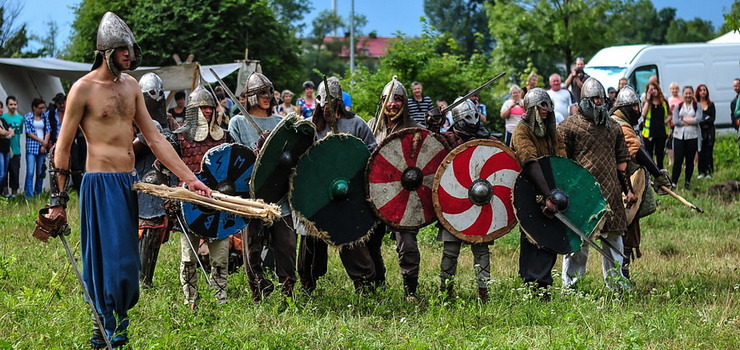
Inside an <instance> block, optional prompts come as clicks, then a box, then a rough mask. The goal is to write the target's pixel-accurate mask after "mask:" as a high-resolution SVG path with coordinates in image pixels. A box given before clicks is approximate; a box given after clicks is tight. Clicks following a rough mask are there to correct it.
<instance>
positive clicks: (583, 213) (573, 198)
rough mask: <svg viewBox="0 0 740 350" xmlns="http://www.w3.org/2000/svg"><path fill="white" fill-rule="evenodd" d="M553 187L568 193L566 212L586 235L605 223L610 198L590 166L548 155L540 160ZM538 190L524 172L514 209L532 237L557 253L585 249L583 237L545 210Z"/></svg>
mask: <svg viewBox="0 0 740 350" xmlns="http://www.w3.org/2000/svg"><path fill="white" fill-rule="evenodd" d="M537 162H538V163H539V164H540V168H541V169H542V174H543V175H544V177H545V180H546V181H547V184H548V186H549V187H550V188H551V189H559V190H561V191H563V192H565V193H566V194H567V195H568V198H569V199H568V208H567V209H566V210H564V211H563V212H562V213H563V215H565V216H566V217H568V219H569V220H570V221H571V222H573V224H575V225H576V226H577V227H578V228H580V229H581V231H583V233H584V234H586V235H591V234H592V233H593V232H595V231H597V230H598V229H599V228H600V227H601V225H602V224H603V220H604V214H605V213H606V206H607V203H606V200H605V199H604V196H603V195H602V194H601V187H599V183H598V182H596V178H594V176H593V175H591V173H590V172H588V170H586V168H584V167H582V166H581V165H579V164H578V163H576V162H574V161H573V160H570V159H568V158H563V157H556V156H548V157H542V158H540V159H538V160H537ZM537 194H538V193H537V190H536V189H535V187H534V185H533V184H532V182H531V181H530V180H529V178H528V177H527V176H526V175H525V174H524V173H522V174H521V175H519V178H517V181H516V186H515V188H514V210H515V213H516V216H517V219H519V224H520V225H521V229H522V231H523V232H524V234H525V235H526V236H527V238H528V239H529V241H531V242H532V243H534V244H536V245H537V246H538V247H540V248H542V249H546V250H549V251H551V252H554V253H557V254H569V253H572V252H575V251H578V250H580V249H581V245H582V243H583V242H582V241H581V239H580V237H579V236H578V235H577V234H576V233H575V232H573V231H572V230H570V229H569V228H568V227H567V226H565V224H563V223H562V222H560V220H558V219H556V218H552V219H551V218H548V217H546V216H545V215H544V214H542V207H541V206H540V204H539V203H538V202H537Z"/></svg>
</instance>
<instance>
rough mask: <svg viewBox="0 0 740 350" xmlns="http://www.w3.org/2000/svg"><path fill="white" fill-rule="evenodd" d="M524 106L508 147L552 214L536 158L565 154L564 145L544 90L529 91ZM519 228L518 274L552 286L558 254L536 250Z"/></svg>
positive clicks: (549, 194)
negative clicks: (512, 150)
mask: <svg viewBox="0 0 740 350" xmlns="http://www.w3.org/2000/svg"><path fill="white" fill-rule="evenodd" d="M524 109H525V111H526V112H525V114H524V115H523V116H522V122H521V123H519V124H518V125H517V127H516V129H514V135H513V136H512V138H511V146H512V148H513V149H514V151H515V152H516V157H517V159H518V160H519V163H520V164H521V165H522V170H523V171H524V174H525V175H526V176H527V178H528V179H529V180H530V181H531V182H532V183H533V184H534V187H535V189H536V192H537V193H538V194H539V195H540V196H542V201H541V202H540V203H541V206H542V211H543V212H544V213H546V214H549V215H552V214H553V213H557V212H558V207H557V206H556V205H555V204H554V203H553V199H552V198H551V197H552V195H553V191H554V190H555V189H554V188H550V187H549V186H548V184H547V181H546V180H545V176H544V174H543V173H542V168H541V167H540V164H539V163H538V162H537V159H538V158H540V157H543V156H561V157H566V154H565V144H564V143H563V140H562V139H561V138H560V135H559V134H558V132H557V129H556V126H555V113H554V112H553V110H554V107H553V103H552V100H550V95H548V94H547V92H546V91H545V90H543V89H540V88H534V89H531V90H529V92H528V93H527V95H526V96H524ZM520 231H521V238H520V239H519V241H520V251H519V276H520V277H521V278H522V279H523V280H524V282H525V283H534V284H535V286H536V287H537V288H542V289H546V288H547V287H549V286H551V285H552V268H553V266H555V261H556V260H557V258H558V255H557V254H555V253H553V252H550V251H548V250H545V249H540V248H539V247H537V245H535V244H533V243H531V242H530V241H529V239H528V238H527V236H526V234H525V233H524V231H523V230H522V229H521V228H520Z"/></svg>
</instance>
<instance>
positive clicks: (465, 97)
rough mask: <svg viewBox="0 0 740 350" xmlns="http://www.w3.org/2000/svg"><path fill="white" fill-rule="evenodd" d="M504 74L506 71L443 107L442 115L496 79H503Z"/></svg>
mask: <svg viewBox="0 0 740 350" xmlns="http://www.w3.org/2000/svg"><path fill="white" fill-rule="evenodd" d="M504 75H506V72H502V73H501V74H499V75H497V76H495V77H493V78H491V80H489V81H487V82H485V83H483V85H481V86H479V87H477V88H475V89H473V90H471V91H470V92H468V93H467V94H466V95H465V96H463V97H461V98H460V99H458V100H457V102H453V103H452V104H451V105H449V106H447V108H445V109H443V110H442V115H445V114H447V112H449V111H451V110H452V109H453V108H455V107H456V106H457V105H459V104H461V103H463V102H465V100H467V99H468V98H470V96H473V95H475V94H477V93H479V92H480V91H481V90H483V89H485V88H486V87H488V85H491V84H493V82H495V81H496V80H499V79H501V77H503V76H504Z"/></svg>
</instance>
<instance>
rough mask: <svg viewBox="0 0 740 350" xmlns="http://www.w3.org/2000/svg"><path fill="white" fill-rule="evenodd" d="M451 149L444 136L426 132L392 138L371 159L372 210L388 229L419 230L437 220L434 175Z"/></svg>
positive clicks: (408, 132)
mask: <svg viewBox="0 0 740 350" xmlns="http://www.w3.org/2000/svg"><path fill="white" fill-rule="evenodd" d="M449 151H450V149H449V146H448V145H447V143H446V142H445V141H444V138H442V136H439V135H437V134H435V133H432V132H430V131H429V130H427V129H423V128H409V129H403V130H401V131H398V132H395V133H393V134H390V135H389V136H388V137H386V138H385V139H383V142H381V143H380V145H379V146H378V147H377V148H376V149H375V151H373V153H372V154H371V155H370V160H369V161H368V164H367V171H366V172H367V176H366V177H367V192H368V196H369V198H370V207H371V208H372V209H373V211H374V212H375V214H376V215H377V216H378V217H380V219H381V220H383V222H385V223H386V224H388V226H390V227H392V228H395V229H412V230H413V229H418V228H420V227H423V226H426V225H428V224H430V223H431V222H432V221H434V220H435V219H436V217H435V215H434V205H433V203H432V184H433V183H434V174H435V173H436V172H437V168H438V167H439V165H440V164H441V163H442V160H443V159H444V157H445V156H446V155H447V153H449Z"/></svg>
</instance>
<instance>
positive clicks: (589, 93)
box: [581, 78, 606, 99]
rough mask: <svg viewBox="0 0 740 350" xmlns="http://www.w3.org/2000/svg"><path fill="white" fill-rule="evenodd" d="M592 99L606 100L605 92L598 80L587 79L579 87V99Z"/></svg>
mask: <svg viewBox="0 0 740 350" xmlns="http://www.w3.org/2000/svg"><path fill="white" fill-rule="evenodd" d="M592 97H600V98H601V99H604V98H606V91H605V90H604V85H601V83H600V82H599V81H598V80H596V79H594V78H588V79H586V81H585V82H584V83H583V86H582V87H581V99H584V98H592Z"/></svg>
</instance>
